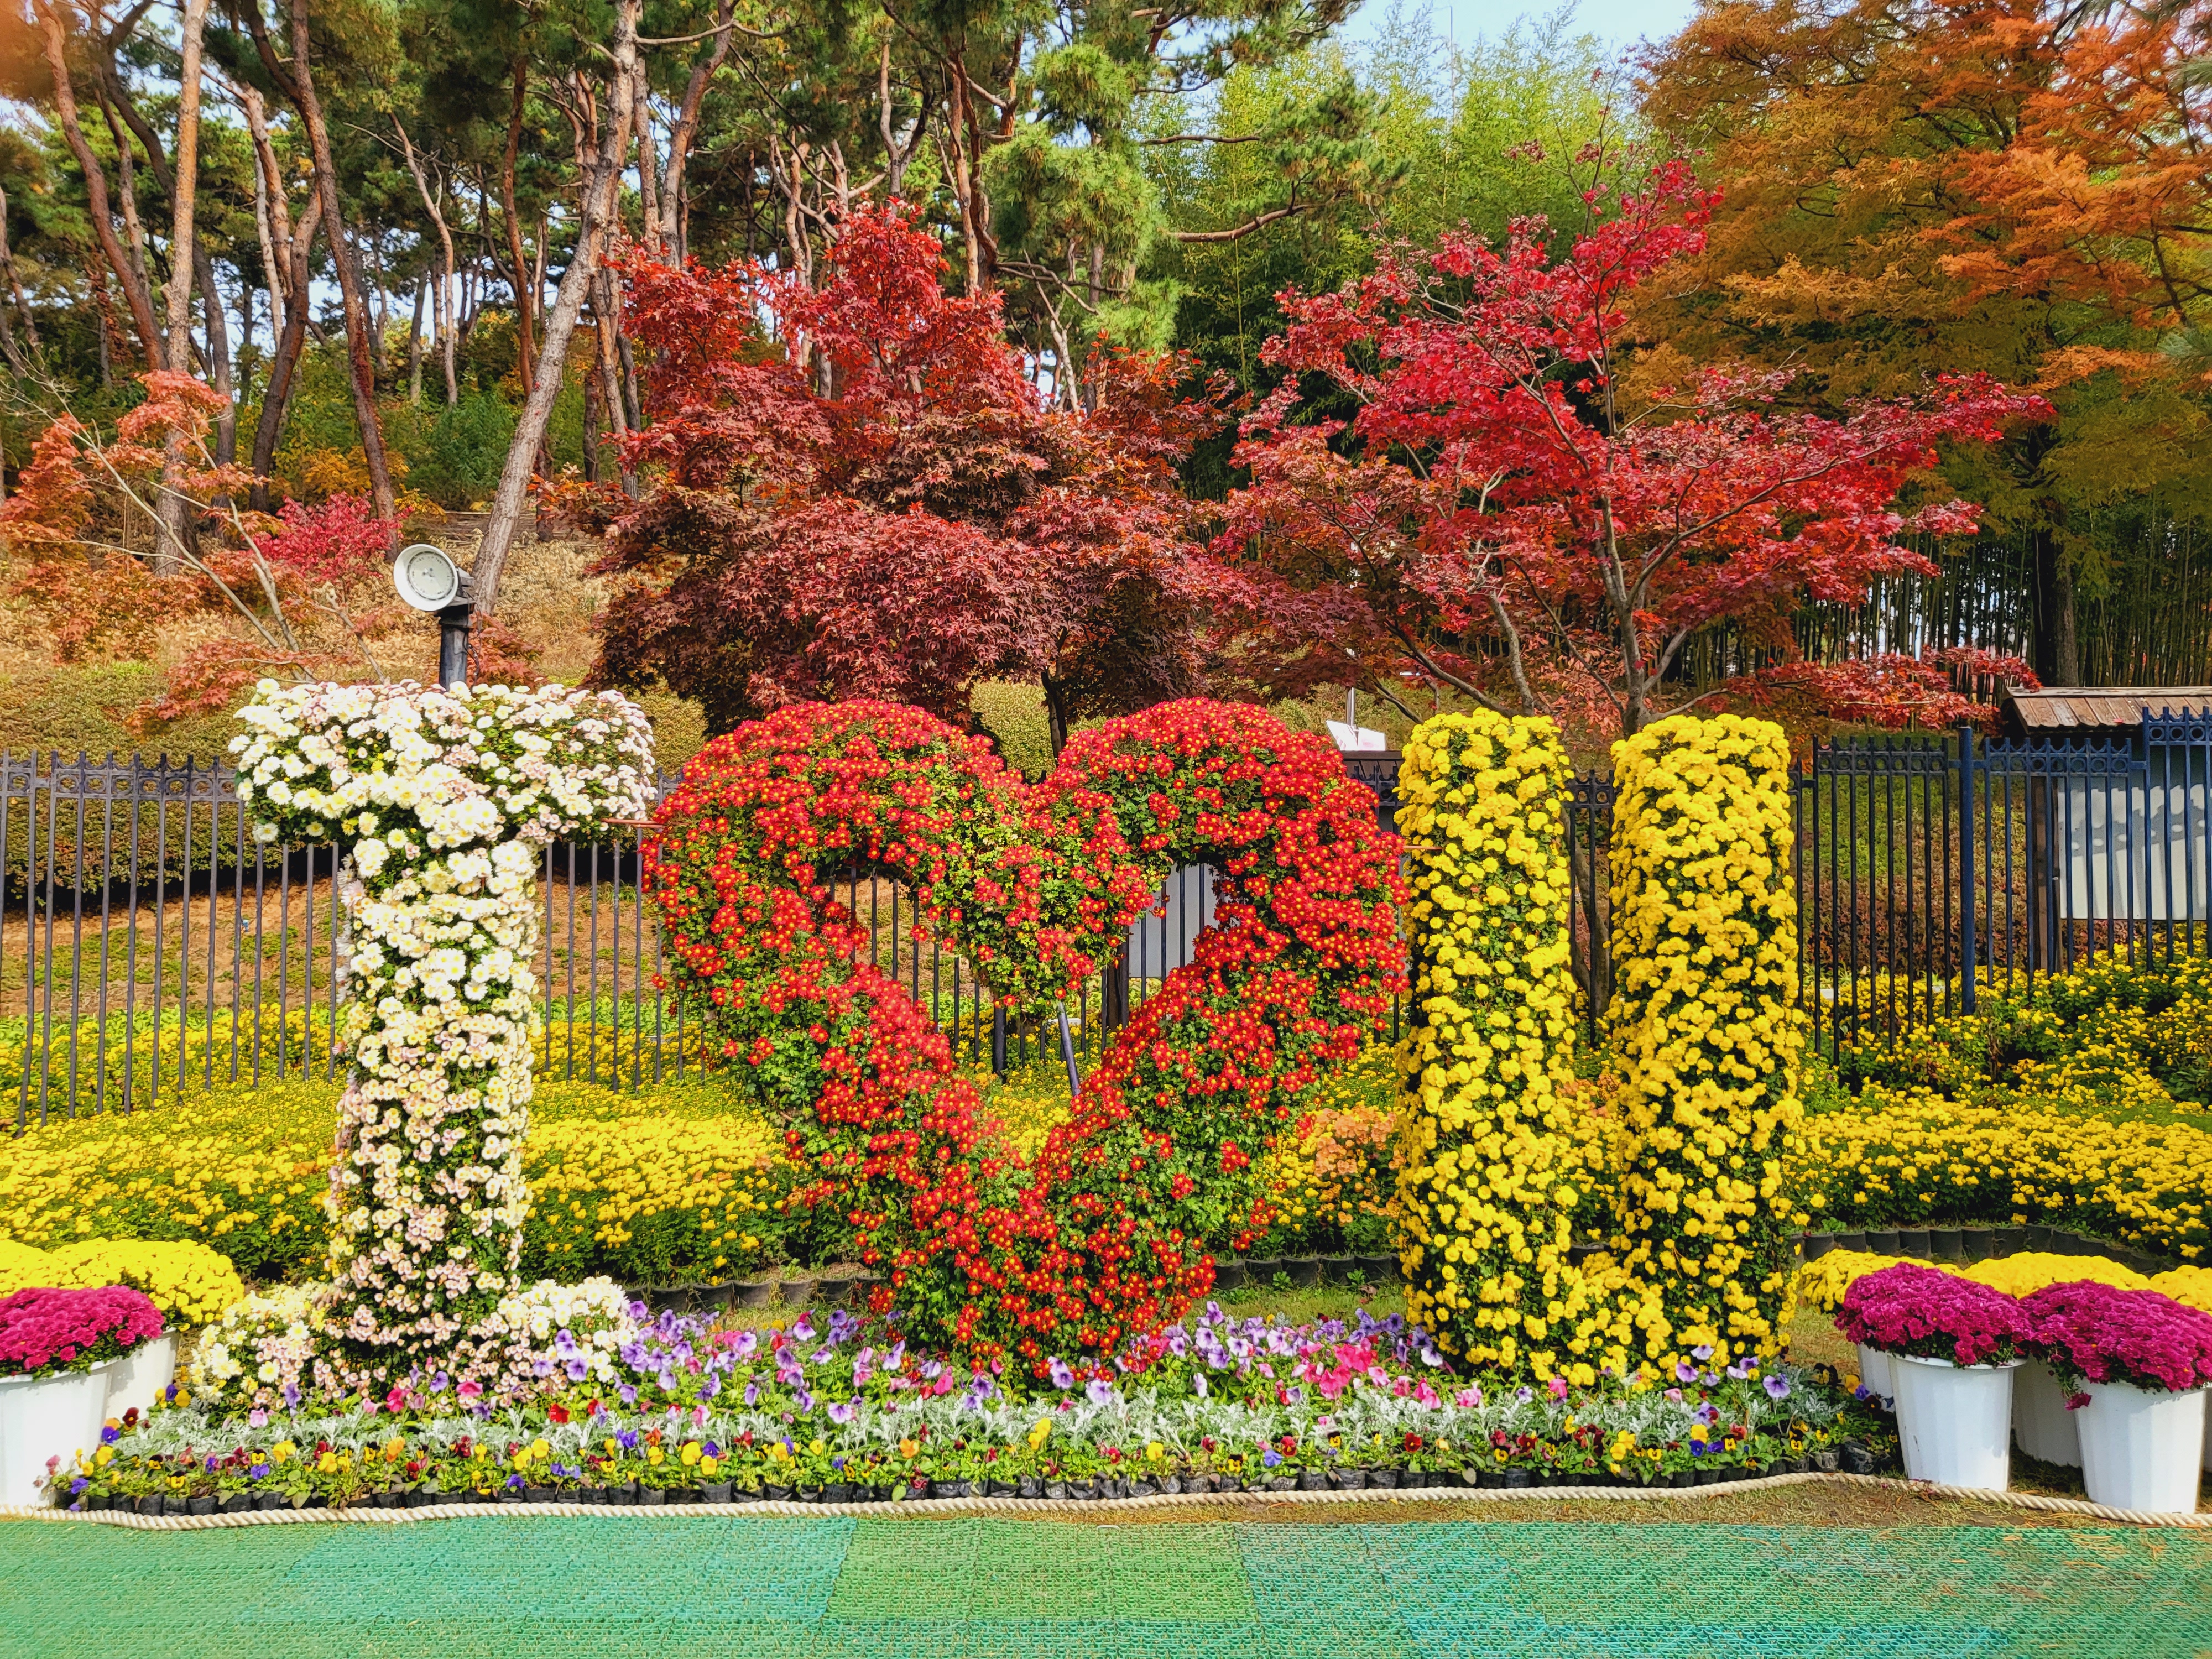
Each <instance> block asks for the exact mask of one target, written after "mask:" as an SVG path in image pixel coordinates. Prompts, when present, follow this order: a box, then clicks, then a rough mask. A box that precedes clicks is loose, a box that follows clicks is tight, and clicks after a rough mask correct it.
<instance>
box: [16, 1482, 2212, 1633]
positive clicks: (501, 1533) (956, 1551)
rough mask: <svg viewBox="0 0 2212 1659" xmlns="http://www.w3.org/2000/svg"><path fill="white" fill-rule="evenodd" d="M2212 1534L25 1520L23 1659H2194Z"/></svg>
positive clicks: (2205, 1617)
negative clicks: (210, 1527) (2014, 1658)
mask: <svg viewBox="0 0 2212 1659" xmlns="http://www.w3.org/2000/svg"><path fill="white" fill-rule="evenodd" d="M2207 1652H2212V1537H2204V1536H2200V1535H2197V1534H2177V1533H2156V1532H2148V1531H2135V1530H2125V1531H2123V1530H2118V1529H2084V1530H2078V1531H2075V1530H2061V1529H2057V1528H2033V1529H2031V1528H2022V1529H2021V1530H2019V1531H2016V1532H2012V1531H2005V1530H2002V1529H2001V1528H1968V1527H1955V1528H1954V1527H1915V1528H1894V1529H1887V1530H1870V1529H1863V1528H1840V1527H1719V1526H1651V1525H1635V1524H1631V1525H1606V1524H1587V1525H1575V1524H1561V1523H1508V1522H1463V1523H1451V1522H1443V1523H1439V1522H1411V1523H1403V1524H1394V1525H1382V1526H1354V1525H1307V1526H1278V1525H1264V1524H1263V1525H1237V1526H1229V1525H1180V1524H1155V1525H1149V1526H1142V1527H1129V1528H1113V1527H1093V1526H1078V1525H1051V1524H1040V1523H1037V1522H1021V1521H990V1520H946V1521H935V1522H923V1521H903V1522H888V1521H854V1520H849V1519H823V1520H821V1521H787V1520H714V1519H708V1518H704V1517H701V1518H696V1519H694V1518H683V1519H671V1518H666V1517H660V1516H635V1515H623V1514H615V1515H611V1516H592V1517H590V1518H588V1519H574V1520H556V1519H551V1518H546V1519H530V1518H524V1517H516V1518H514V1519H512V1520H510V1519H507V1518H505V1517H500V1518H497V1519H492V1518H486V1519H481V1520H469V1521H451V1522H433V1523H428V1524H420V1525H413V1526H394V1527H389V1528H386V1527H368V1526H352V1527H337V1526H330V1527H312V1526H292V1527H268V1528H240V1529H235V1530H221V1531H205V1532H189V1533H168V1534H157V1533H134V1532H130V1531H125V1530H123V1529H121V1528H94V1527H70V1526H57V1525H53V1524H49V1523H38V1522H16V1523H14V1524H8V1523H4V1522H0V1659H15V1656H17V1655H21V1656H25V1659H32V1656H36V1659H62V1656H74V1655H79V1654H82V1655H97V1656H100V1659H111V1656H117V1655H123V1654H131V1655H147V1656H160V1659H200V1656H216V1655H220V1656H223V1659H248V1656H256V1655H264V1654H265V1655H271V1656H299V1659H320V1656H325V1655H327V1656H347V1659H356V1656H377V1659H384V1656H390V1659H404V1656H426V1659H476V1656H489V1655H495V1654H496V1655H501V1656H544V1659H571V1656H576V1659H580V1656H587V1655H588V1656H595V1659H596V1656H601V1655H605V1656H608V1659H659V1656H671V1659H673V1656H678V1655H682V1656H685V1659H696V1656H707V1655H714V1656H730V1659H751V1656H755V1655H758V1656H763V1659H768V1656H773V1659H817V1656H818V1659H848V1656H854V1659H857V1656H881V1659H940V1656H941V1659H1154V1656H1157V1659H1524V1656H1525V1659H1753V1656H1756V1659H1800V1656H1834V1659H1905V1656H1913V1659H1919V1656H1931V1659H1932V1656H1942V1659H1999V1656H2011V1655H2030V1654H2037V1655H2051V1656H2058V1659H2100V1656H2107V1655H2109V1656H2113V1659H2166V1656H2173V1659H2182V1656H2192V1655H2199V1654H2204V1653H2207Z"/></svg>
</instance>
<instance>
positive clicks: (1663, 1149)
mask: <svg viewBox="0 0 2212 1659" xmlns="http://www.w3.org/2000/svg"><path fill="white" fill-rule="evenodd" d="M1613 781H1614V783H1615V785H1616V787H1617V788H1618V792H1619V793H1618V795H1617V797H1616V799H1615V802H1614V805H1613V848H1612V896H1613V963H1614V974H1615V983H1616V990H1615V993H1614V996H1613V1005H1612V1006H1611V1008H1610V1010H1609V1011H1608V1015H1607V1021H1608V1024H1609V1027H1610V1032H1611V1037H1612V1050H1613V1065H1614V1066H1615V1067H1616V1068H1617V1070H1618V1073H1619V1079H1620V1104H1621V1112H1622V1125H1621V1146H1620V1158H1621V1179H1622V1192H1623V1199H1624V1213H1623V1216H1622V1218H1621V1220H1622V1229H1623V1232H1624V1235H1625V1237H1624V1239H1623V1244H1624V1246H1625V1248H1624V1250H1623V1253H1622V1257H1621V1261H1622V1266H1623V1267H1625V1268H1626V1270H1627V1271H1628V1272H1629V1273H1632V1274H1633V1275H1634V1276H1635V1277H1636V1279H1638V1281H1639V1282H1640V1284H1641V1285H1644V1287H1645V1289H1646V1291H1647V1294H1649V1295H1650V1297H1653V1298H1655V1299H1656V1302H1657V1304H1658V1305H1659V1308H1660V1309H1661V1310H1663V1312H1664V1314H1665V1316H1666V1322H1667V1324H1668V1325H1669V1326H1671V1334H1669V1333H1668V1332H1667V1331H1666V1330H1664V1329H1663V1328H1656V1327H1648V1328H1647V1331H1646V1354H1647V1357H1648V1358H1650V1359H1651V1360H1654V1361H1657V1362H1660V1363H1661V1364H1662V1365H1668V1366H1671V1365H1674V1364H1680V1363H1683V1362H1684V1361H1686V1360H1687V1359H1692V1358H1695V1359H1698V1360H1699V1361H1700V1362H1702V1363H1706V1364H1713V1365H1718V1364H1722V1363H1723V1362H1724V1361H1728V1360H1732V1359H1735V1358H1739V1357H1741V1356H1742V1355H1745V1354H1753V1353H1760V1352H1765V1353H1771V1352H1774V1351H1775V1350H1776V1348H1777V1347H1778V1344H1779V1337H1780V1334H1781V1333H1782V1331H1783V1329H1784V1328H1785V1326H1786V1322H1787V1320H1788V1317H1789V1307H1788V1302H1789V1297H1790V1280H1791V1273H1790V1270H1791V1268H1792V1267H1793V1265H1794V1261H1793V1257H1794V1254H1795V1252H1794V1249H1793V1246H1792V1243H1791V1239H1792V1237H1793V1234H1794V1232H1795V1230H1796V1228H1797V1227H1800V1226H1802V1225H1803V1224H1804V1217H1803V1216H1802V1215H1798V1214H1796V1213H1795V1206H1794V1204H1793V1202H1792V1200H1791V1199H1790V1196H1789V1194H1788V1192H1787V1191H1786V1189H1785V1188H1784V1180H1783V1164H1784V1156H1785V1154H1786V1153H1787V1152H1789V1151H1790V1150H1791V1149H1792V1148H1793V1147H1794V1146H1795V1144H1796V1139H1797V1127H1798V1123H1799V1121H1800V1117H1801V1115H1802V1108H1801V1106H1800V1103H1799V1099H1798V1085H1799V1066H1800V1062H1801V1060H1802V1052H1803V1048H1804V1017H1803V1012H1802V1008H1801V1007H1800V1005H1799V1001H1798V971H1797V905H1796V897H1795V896H1794V894H1793V892H1792V890H1791V885H1790V840H1791V835H1792V830H1791V824H1790V787H1791V786H1790V749H1789V744H1788V742H1787V740H1786V739H1785V738H1784V736H1783V734H1782V728H1781V727H1780V726H1776V725H1774V724H1772V723H1771V721H1767V720H1743V719H1739V718H1738V717H1736V716H1735V715H1732V714H1723V715H1720V716H1718V717H1717V718H1714V719H1711V720H1699V719H1696V718H1693V717H1692V716H1688V715H1676V716H1674V718H1673V719H1671V720H1661V721H1659V722H1657V723H1656V725H1653V726H1649V727H1647V728H1645V729H1644V731H1642V732H1638V734H1637V735H1636V736H1635V737H1633V738H1628V739H1626V741H1625V742H1621V743H1617V744H1614V745H1613Z"/></svg>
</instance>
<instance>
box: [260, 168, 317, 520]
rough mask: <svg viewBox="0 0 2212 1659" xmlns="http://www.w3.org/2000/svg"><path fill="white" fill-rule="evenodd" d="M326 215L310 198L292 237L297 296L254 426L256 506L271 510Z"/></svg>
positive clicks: (275, 350)
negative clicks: (310, 271) (273, 471)
mask: <svg viewBox="0 0 2212 1659" xmlns="http://www.w3.org/2000/svg"><path fill="white" fill-rule="evenodd" d="M322 216H323V198H322V197H321V196H320V195H319V194H318V195H315V196H313V197H309V198H308V200H307V209H306V210H305V211H304V212H302V213H301V215H300V228H299V229H298V230H297V231H296V232H295V233H294V234H293V237H292V270H291V274H290V276H289V277H288V278H287V279H286V280H287V281H288V282H289V283H290V285H291V289H292V292H293V294H294V295H295V296H297V297H296V298H295V300H294V301H293V304H292V307H291V308H290V309H289V311H287V312H286V313H284V331H283V333H281V334H279V335H278V336H277V337H276V344H275V345H274V346H273V347H272V348H271V349H270V354H269V380H268V384H267V385H266V386H264V387H263V388H262V392H261V418H260V420H259V421H258V422H257V423H256V424H255V426H254V428H253V506H254V509H255V510H256V511H257V512H261V513H266V512H267V511H268V510H269V472H270V468H272V467H273V466H275V465H276V446H277V444H278V443H279V442H281V441H283V435H284V416H285V415H286V413H287V412H288V411H289V409H290V406H291V402H292V380H293V376H294V372H295V370H296V369H297V368H299V366H300V353H301V350H302V349H305V347H306V345H307V258H308V254H309V253H310V252H311V251H312V250H313V247H314V244H315V228H316V225H317V223H318V222H319V220H320V219H321V218H322Z"/></svg>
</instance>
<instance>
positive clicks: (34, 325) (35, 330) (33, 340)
mask: <svg viewBox="0 0 2212 1659" xmlns="http://www.w3.org/2000/svg"><path fill="white" fill-rule="evenodd" d="M0 270H4V271H6V272H7V275H8V292H9V294H11V295H14V296H15V309H16V310H17V311H19V312H21V313H22V317H23V338H24V340H25V342H26V343H27V344H28V345H29V346H30V348H31V349H32V350H33V352H35V351H37V350H38V349H39V319H37V318H36V317H34V316H33V315H32V314H31V304H30V301H27V300H26V299H25V298H24V297H23V280H22V278H21V276H17V275H16V274H15V254H14V252H11V251H10V249H9V246H8V197H7V195H6V193H5V192H4V191H0ZM15 372H16V373H17V374H22V373H23V372H24V371H23V370H22V369H21V368H18V369H17V370H16V371H15Z"/></svg>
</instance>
